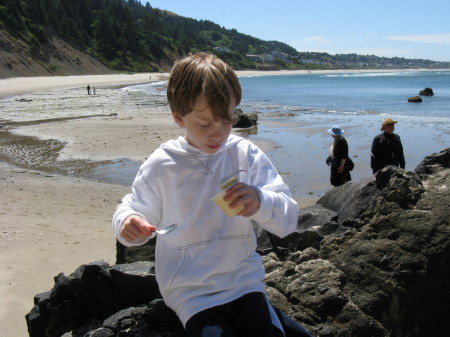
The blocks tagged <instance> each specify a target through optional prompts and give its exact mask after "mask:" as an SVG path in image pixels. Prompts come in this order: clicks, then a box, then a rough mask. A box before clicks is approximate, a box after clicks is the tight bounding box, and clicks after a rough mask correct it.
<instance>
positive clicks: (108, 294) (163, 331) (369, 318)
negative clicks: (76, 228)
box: [26, 148, 450, 337]
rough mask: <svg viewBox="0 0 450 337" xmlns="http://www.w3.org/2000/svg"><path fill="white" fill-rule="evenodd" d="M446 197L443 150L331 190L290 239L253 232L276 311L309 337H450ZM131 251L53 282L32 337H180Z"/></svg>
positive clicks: (448, 174)
mask: <svg viewBox="0 0 450 337" xmlns="http://www.w3.org/2000/svg"><path fill="white" fill-rule="evenodd" d="M449 186H450V148H447V149H445V150H443V151H441V152H440V153H437V154H432V155H430V156H427V157H426V158H425V159H424V160H423V161H422V162H421V163H420V164H419V165H418V166H417V168H416V169H415V170H414V172H411V171H406V170H403V169H400V168H398V167H393V166H387V167H385V168H383V169H382V170H380V171H379V172H377V173H376V174H375V175H374V176H372V177H369V178H366V179H363V180H361V181H359V182H349V183H346V184H344V185H342V186H340V187H336V188H334V189H332V190H330V191H329V192H327V193H326V194H325V196H323V197H322V198H320V199H319V201H318V203H317V204H316V205H314V206H311V207H309V208H306V209H303V210H301V212H300V215H299V219H298V224H297V231H296V232H294V233H292V234H291V235H289V236H288V237H286V238H283V239H280V238H277V237H276V236H274V235H269V234H268V233H267V232H265V231H264V230H261V229H260V228H259V227H255V229H256V230H257V234H258V251H259V252H260V254H261V255H262V258H263V262H264V266H265V268H266V284H267V293H268V294H269V297H270V300H271V302H272V304H273V305H274V306H275V307H276V308H278V309H280V310H282V311H283V312H285V313H286V314H287V315H288V316H290V317H291V318H292V319H294V320H295V321H297V322H298V323H300V324H301V325H303V326H304V327H306V328H307V329H308V330H309V331H310V332H311V333H312V334H313V335H314V336H321V337H324V336H329V337H343V336H352V337H367V336H371V337H378V336H379V337H385V336H409V337H421V336H445V335H447V334H448V331H449V330H450V320H448V317H450V306H449V305H448V303H449V301H450V259H449V256H450V230H449V223H450V212H449V211H448V205H450V187H449ZM137 251H138V249H136V250H134V251H133V252H134V253H135V254H129V252H125V253H124V254H122V258H123V259H124V260H125V261H124V262H126V263H124V264H118V265H114V266H109V265H108V264H106V263H104V262H95V263H91V264H87V265H83V266H81V267H80V268H78V269H77V270H76V271H75V272H74V273H73V274H72V275H70V276H69V277H67V276H64V275H63V274H60V275H58V276H57V277H55V286H54V287H53V289H52V290H50V291H49V292H46V293H43V294H39V295H36V297H35V306H34V308H33V309H32V310H31V311H30V313H29V314H28V315H27V316H26V319H27V324H28V330H29V334H30V336H31V337H37V336H39V337H40V336H67V337H69V336H72V337H81V336H84V337H87V336H91V337H93V336H111V337H115V336H144V335H145V336H186V335H185V332H184V331H183V329H182V326H181V324H180V322H179V320H178V318H177V317H176V315H175V314H174V313H173V312H172V311H171V309H169V308H167V306H165V304H164V301H163V300H162V299H161V296H160V294H159V291H158V286H157V284H156V281H155V275H154V268H153V266H154V265H153V262H142V261H140V262H130V261H127V259H152V256H153V255H152V254H153V253H152V252H151V250H149V249H148V247H145V248H143V249H142V250H141V251H140V252H139V253H137ZM147 254H148V255H147ZM118 255H119V254H118Z"/></svg>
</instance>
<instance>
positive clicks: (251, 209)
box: [223, 182, 261, 216]
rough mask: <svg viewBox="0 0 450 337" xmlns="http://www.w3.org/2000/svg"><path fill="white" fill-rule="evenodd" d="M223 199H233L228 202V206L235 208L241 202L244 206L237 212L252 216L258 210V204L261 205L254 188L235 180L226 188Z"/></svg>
mask: <svg viewBox="0 0 450 337" xmlns="http://www.w3.org/2000/svg"><path fill="white" fill-rule="evenodd" d="M223 200H225V201H230V200H233V201H232V202H231V203H230V208H236V207H238V206H239V205H242V204H243V205H244V206H245V208H244V209H243V210H242V211H240V212H239V213H238V214H237V215H242V216H252V215H253V214H255V213H256V212H257V211H258V210H259V206H260V205H261V200H260V199H259V194H258V191H257V190H256V188H255V187H253V186H251V185H247V184H246V183H242V182H237V183H235V184H234V185H232V186H230V187H229V188H228V189H227V190H226V192H225V196H224V197H223Z"/></svg>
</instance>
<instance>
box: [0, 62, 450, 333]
mask: <svg viewBox="0 0 450 337" xmlns="http://www.w3.org/2000/svg"><path fill="white" fill-rule="evenodd" d="M356 71H358V70H355V71H354V72H356ZM380 71H382V70H373V71H371V72H380ZM385 71H401V70H394V69H392V70H385ZM406 71H417V70H406ZM320 72H322V73H347V72H350V71H349V70H345V71H344V70H340V71H320ZM311 73H319V71H312V72H311ZM237 74H238V76H271V75H293V74H308V71H274V72H265V71H259V72H258V71H244V72H239V71H238V72H237ZM150 76H151V78H150ZM167 76H168V74H167V73H146V74H135V75H93V76H91V75H88V76H67V77H57V78H54V77H35V78H14V79H7V80H0V98H4V97H12V96H18V97H17V98H16V97H13V98H12V99H10V100H13V99H21V98H23V97H26V96H24V95H26V94H31V93H39V92H43V91H44V92H45V91H49V90H52V89H62V88H81V90H82V91H83V93H82V94H79V95H80V97H83V98H84V97H86V96H87V95H86V85H87V84H90V86H91V88H92V87H93V86H96V87H97V89H99V88H102V87H114V86H127V85H131V84H138V83H148V82H153V81H162V80H166V79H167ZM77 94H78V93H77ZM5 95H6V96H5ZM98 96H100V95H98ZM90 98H92V99H98V97H95V96H90ZM104 99H106V100H108V99H109V98H108V97H106V95H105V98H104ZM91 102H92V103H91ZM94 102H96V101H95V100H93V101H89V103H88V104H87V105H88V108H89V104H94ZM97 104H99V103H97ZM67 105H69V106H70V103H69V102H68V101H67V100H64V103H63V106H67ZM80 115H82V113H81V112H80ZM0 121H2V120H1V119H0ZM399 121H400V124H399V125H400V127H399V133H400V134H401V136H402V141H405V143H407V142H412V140H414V141H416V142H420V144H423V148H421V149H420V151H422V152H426V151H428V150H427V146H428V145H427V144H428V143H429V142H430V138H429V137H430V135H431V136H433V132H435V133H434V135H435V134H436V131H435V130H434V129H433V125H427V124H426V123H420V124H414V123H412V122H411V121H408V120H407V118H400V119H399ZM379 122H380V121H379V117H378V116H375V117H371V116H365V117H364V118H362V119H361V121H355V120H353V118H352V116H342V117H340V119H339V120H330V119H328V118H324V119H323V120H321V121H318V120H314V121H313V122H310V121H305V122H304V123H299V124H296V125H292V124H291V123H290V122H289V121H284V122H283V121H280V120H279V119H277V118H265V119H262V120H260V121H259V123H260V125H259V126H258V131H257V134H254V135H252V134H249V135H247V136H248V137H249V139H250V140H251V141H253V142H254V143H255V144H257V145H258V146H260V147H261V148H262V149H263V150H264V151H266V152H267V153H268V156H269V158H270V159H271V160H272V161H273V162H274V163H279V165H277V169H279V171H280V173H281V174H282V175H283V178H284V179H285V180H286V183H287V184H288V185H289V186H290V187H291V190H293V191H295V190H296V189H297V188H299V187H298V186H297V184H302V185H308V187H307V188H308V191H311V194H309V195H305V196H303V195H302V196H301V197H300V198H298V197H296V199H297V201H299V206H300V208H305V207H307V206H310V205H313V204H315V202H316V201H317V199H318V197H319V196H318V195H317V193H315V192H314V191H313V190H312V188H317V189H319V190H321V191H323V190H327V189H331V186H329V183H328V179H327V178H328V174H329V169H328V167H326V166H325V164H324V160H325V157H326V154H327V152H328V151H329V147H330V145H331V139H330V136H329V135H328V134H327V133H326V132H325V130H326V129H327V128H329V127H330V125H329V124H330V123H333V124H334V123H336V124H343V125H346V127H345V128H346V132H348V134H349V137H350V144H349V146H350V154H351V156H352V159H353V161H354V162H355V165H356V167H357V170H355V171H354V172H352V177H353V181H354V182H355V181H358V180H359V178H360V177H361V176H363V177H367V176H370V168H368V165H369V164H368V158H367V154H368V153H370V149H369V147H370V144H369V143H368V142H367V130H368V129H371V130H374V129H375V130H376V129H377V127H374V125H377V126H378V124H379ZM378 128H379V127H378ZM417 128H421V129H420V130H421V132H420V133H417ZM0 132H5V130H2V129H1V128H0ZM8 132H9V133H11V134H12V135H13V136H17V135H19V136H20V137H33V136H34V137H38V138H39V139H40V140H42V141H43V142H45V141H52V140H54V139H58V140H59V141H60V142H61V143H65V144H64V146H63V148H62V150H61V152H58V154H59V157H58V158H57V162H58V163H59V164H60V163H61V162H64V161H67V162H68V163H70V164H71V165H75V164H77V163H78V162H80V161H90V160H95V161H97V160H98V161H101V160H110V159H117V160H118V161H117V162H116V165H117V167H119V168H120V167H123V166H126V165H125V164H126V163H124V162H121V158H123V157H127V158H129V159H130V160H134V161H138V162H139V161H143V160H145V158H146V157H147V156H148V155H149V154H150V153H151V152H152V151H153V150H154V149H155V148H156V147H157V146H159V144H160V143H162V142H164V141H166V140H168V139H171V138H174V137H177V136H178V135H180V134H182V133H183V131H182V130H180V129H179V128H178V126H177V125H175V123H174V122H173V120H172V118H171V115H170V111H169V108H168V107H167V106H157V105H155V106H152V107H150V108H148V109H147V108H146V111H145V113H139V114H138V115H133V114H129V113H127V112H126V111H124V113H123V114H119V115H118V116H108V115H105V116H102V117H99V118H94V117H91V118H80V119H70V120H66V121H51V122H48V123H40V124H34V125H20V126H18V127H17V128H15V129H14V130H12V131H8ZM240 132H241V131H240V130H236V131H235V132H234V133H238V134H240ZM441 132H442V133H443V132H446V133H448V132H450V131H449V130H447V131H445V130H443V131H442V130H441ZM346 134H347V133H346ZM291 137H292V138H291ZM446 137H448V136H446ZM445 139H446V138H445ZM14 140H15V139H11V144H13V145H12V147H11V155H12V156H15V157H17V156H18V152H20V151H16V150H17V149H16V148H15V146H18V144H14ZM280 140H282V142H281V141H280ZM443 140H444V138H443ZM437 141H439V140H437ZM437 141H436V142H437ZM444 143H445V142H444ZM280 144H291V145H293V146H296V147H295V148H290V147H289V146H288V145H280ZM295 144H301V146H297V145H295ZM38 145H39V144H33V146H31V148H32V151H31V152H29V153H26V155H25V156H24V160H25V161H26V162H28V163H36V164H38V165H44V164H46V162H45V161H44V162H41V161H40V160H43V154H44V153H46V152H45V151H46V146H48V145H46V144H45V143H44V144H43V145H42V146H41V145H39V146H38ZM50 145H51V146H56V145H55V143H54V142H53V143H51V144H50ZM57 145H58V144H57ZM59 145H60V144H59ZM59 145H58V146H59ZM19 150H20V149H19ZM439 150H442V149H439ZM420 151H415V152H420ZM422 152H420V153H419V155H420V154H421V153H422ZM429 154H431V152H429V153H428V152H427V153H426V155H429ZM406 155H407V169H409V170H413V169H414V163H412V158H411V157H412V156H417V153H412V151H410V150H408V151H407V153H406ZM408 156H410V157H408ZM414 158H416V157H414ZM420 159H423V157H422V158H420ZM54 162H55V161H53V163H54ZM304 163H306V164H307V165H306V166H302V165H303V164H304ZM111 169H113V167H111V166H106V167H103V170H111ZM100 174H101V172H100ZM113 174H114V172H113ZM133 177H134V175H133ZM297 182H298V183H297ZM309 186H311V187H309ZM302 187H303V186H302ZM0 188H1V189H2V193H1V195H0V203H1V204H2V205H3V206H2V208H1V210H0V214H1V217H0V230H1V231H0V249H1V252H2V254H1V256H0V267H1V268H2V270H3V272H2V273H1V274H0V295H2V298H3V299H4V300H3V301H2V304H1V305H0V320H1V321H2V322H3V324H2V328H3V329H2V331H3V333H4V335H5V336H6V337H16V336H26V335H28V334H27V328H26V322H25V317H24V316H25V315H26V314H27V313H28V312H29V311H30V310H31V309H32V308H33V297H34V296H35V295H36V294H39V293H42V292H46V291H49V290H50V289H51V288H52V287H53V277H54V276H56V275H57V274H59V273H64V274H65V275H67V276H68V275H69V274H70V273H72V272H74V271H75V269H76V268H77V267H79V266H80V265H82V264H86V263H90V262H93V261H96V260H104V261H106V262H108V263H109V264H115V254H116V247H115V238H114V235H113V233H112V230H111V217H112V214H113V213H114V210H115V207H116V206H117V204H118V203H119V202H120V199H121V198H122V197H123V196H124V195H125V194H126V193H129V191H130V188H131V186H125V185H120V184H115V183H105V182H98V181H95V179H91V180H88V179H85V178H80V177H78V176H75V175H73V176H71V175H61V174H59V173H57V172H53V173H48V172H46V173H45V172H42V171H37V170H33V169H25V168H20V167H18V166H13V165H10V164H7V163H5V162H4V161H1V160H0Z"/></svg>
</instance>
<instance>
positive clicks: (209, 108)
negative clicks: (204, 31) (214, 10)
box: [113, 53, 311, 337]
mask: <svg viewBox="0 0 450 337" xmlns="http://www.w3.org/2000/svg"><path fill="white" fill-rule="evenodd" d="M167 97H168V100H169V104H170V108H171V111H172V116H173V119H174V121H175V123H176V124H178V125H179V126H180V127H181V128H184V129H185V136H184V137H182V136H180V137H178V139H176V140H169V141H167V142H165V143H163V144H162V145H161V146H160V147H159V148H158V149H157V150H155V151H154V152H153V153H152V154H151V156H150V157H149V158H148V159H147V160H146V161H145V162H144V164H143V165H142V166H141V168H140V170H139V173H138V174H137V176H136V178H135V180H134V183H133V186H132V193H131V194H128V195H126V196H125V197H124V198H123V200H122V203H121V204H120V205H119V206H118V207H117V210H116V212H115V214H114V216H113V230H114V232H115V235H116V238H117V239H118V240H119V242H121V243H122V244H124V245H126V246H137V245H142V244H144V243H145V242H147V241H148V240H149V239H150V238H153V237H154V236H155V235H156V233H155V230H156V229H161V228H165V227H167V226H169V225H171V224H174V223H178V224H180V225H179V227H178V228H176V229H175V230H174V231H172V232H170V233H168V234H165V235H159V234H158V237H157V240H156V254H155V267H156V270H155V275H156V279H157V282H158V285H159V289H160V291H161V294H162V296H163V299H164V301H165V303H166V304H167V305H168V306H169V307H170V308H172V309H173V310H174V311H175V313H176V314H177V315H178V317H179V318H180V320H181V322H182V324H183V326H184V327H185V329H186V331H187V333H188V335H189V336H211V337H214V336H237V337H238V336H242V337H248V336H262V337H265V336H267V337H275V336H284V334H283V333H282V331H283V326H284V325H283V324H280V322H283V323H284V322H285V321H284V320H285V319H286V320H289V318H288V317H287V316H286V315H284V314H282V313H281V312H280V311H274V308H273V307H272V306H271V305H270V303H269V302H268V298H267V294H266V291H265V287H266V286H265V283H264V277H265V272H264V266H263V264H262V261H261V257H260V256H259V254H257V253H256V247H257V243H256V236H255V233H254V230H253V225H252V222H256V223H257V224H259V225H260V226H261V227H262V228H264V229H266V230H267V231H269V232H272V233H273V234H275V235H277V236H279V237H284V236H286V235H287V234H289V233H292V232H293V231H295V230H296V228H297V221H298V207H297V203H296V202H295V201H294V200H293V199H292V197H291V193H290V191H289V188H288V187H287V186H286V185H285V184H284V182H283V180H282V178H281V176H280V175H279V174H278V172H277V170H276V169H275V167H274V166H273V165H272V163H271V162H270V160H269V159H268V157H267V156H266V155H265V154H264V153H263V152H262V151H261V150H260V149H259V148H258V147H257V146H255V145H254V144H252V143H251V142H249V141H247V140H245V139H243V138H241V137H237V136H235V135H232V134H231V128H232V125H233V120H234V113H235V108H236V106H237V105H238V104H239V103H240V100H241V86H240V84H239V81H238V78H237V77H236V74H235V73H234V71H233V69H231V67H230V66H228V65H227V64H226V63H224V62H223V61H222V60H221V59H219V58H217V57H215V56H213V55H211V54H206V53H198V54H194V55H192V56H188V57H185V58H183V59H181V60H179V61H177V62H176V63H175V65H174V67H173V69H172V72H171V74H170V78H169V82H168V87H167ZM236 172H239V173H238V174H239V180H238V181H237V182H235V183H234V184H233V185H231V186H229V187H228V188H226V190H225V197H224V198H223V200H225V201H226V202H230V207H231V208H232V209H235V208H238V207H243V209H242V210H241V211H240V212H239V213H237V215H236V216H231V217H228V216H226V215H225V214H224V213H223V212H222V210H221V209H220V208H219V207H218V206H217V205H216V204H215V203H214V202H213V201H212V200H211V198H212V197H213V196H215V195H216V194H217V193H218V192H219V186H220V185H221V180H222V178H224V177H227V176H229V175H230V174H232V173H236ZM280 319H281V320H280ZM289 322H290V323H293V322H294V321H293V320H289ZM294 330H295V331H296V332H295V333H294V334H293V335H291V336H311V335H310V334H309V333H308V332H307V331H306V330H304V329H303V328H302V327H301V326H299V325H296V328H295V329H294ZM294 330H293V331H294Z"/></svg>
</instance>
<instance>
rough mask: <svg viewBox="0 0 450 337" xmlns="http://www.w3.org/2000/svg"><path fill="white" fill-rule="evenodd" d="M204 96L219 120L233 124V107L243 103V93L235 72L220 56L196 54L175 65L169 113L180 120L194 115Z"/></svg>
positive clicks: (168, 96)
mask: <svg viewBox="0 0 450 337" xmlns="http://www.w3.org/2000/svg"><path fill="white" fill-rule="evenodd" d="M201 95H203V96H204V97H205V99H206V101H207V102H208V107H209V108H210V109H211V111H212V113H213V115H214V118H215V119H216V120H226V121H232V120H233V116H230V115H229V107H230V103H231V102H232V100H234V101H233V103H234V104H235V105H236V106H237V105H239V103H240V102H241V97H242V89H241V85H240V84H239V80H238V78H237V76H236V74H235V72H234V70H233V69H232V68H231V67H230V66H229V65H228V64H226V63H225V62H224V61H222V60H221V59H220V58H218V57H217V56H214V55H212V54H209V53H197V54H194V55H190V56H187V57H184V58H182V59H180V60H178V61H176V62H175V64H174V66H173V68H172V72H171V74H170V78H169V83H168V85H167V99H168V100H169V104H170V109H171V110H172V112H176V113H178V114H180V115H181V116H185V115H186V114H188V113H190V112H192V110H193V107H194V105H195V102H196V100H197V98H198V97H199V96H201Z"/></svg>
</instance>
